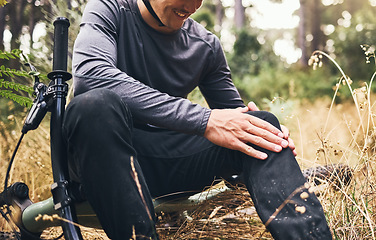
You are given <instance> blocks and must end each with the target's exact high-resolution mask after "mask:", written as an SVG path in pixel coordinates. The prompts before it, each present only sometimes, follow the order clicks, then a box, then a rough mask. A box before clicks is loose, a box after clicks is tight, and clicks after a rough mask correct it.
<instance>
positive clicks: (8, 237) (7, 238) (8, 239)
mask: <svg viewBox="0 0 376 240" xmlns="http://www.w3.org/2000/svg"><path fill="white" fill-rule="evenodd" d="M17 235H18V237H21V234H20V233H17ZM0 239H2V240H14V239H16V240H17V236H16V233H14V232H4V231H0Z"/></svg>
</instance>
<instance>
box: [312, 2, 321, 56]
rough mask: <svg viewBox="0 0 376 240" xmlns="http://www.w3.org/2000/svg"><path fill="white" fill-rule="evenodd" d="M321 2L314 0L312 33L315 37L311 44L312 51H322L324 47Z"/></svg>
mask: <svg viewBox="0 0 376 240" xmlns="http://www.w3.org/2000/svg"><path fill="white" fill-rule="evenodd" d="M321 5H322V3H321V0H314V1H313V6H312V16H311V27H312V30H311V33H312V36H313V39H312V43H311V51H315V50H321V48H322V46H323V42H322V41H323V33H322V31H321V10H322V8H321Z"/></svg>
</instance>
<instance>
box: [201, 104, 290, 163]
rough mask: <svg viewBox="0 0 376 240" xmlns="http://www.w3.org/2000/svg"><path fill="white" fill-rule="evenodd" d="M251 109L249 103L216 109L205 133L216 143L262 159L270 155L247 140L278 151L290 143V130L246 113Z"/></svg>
mask: <svg viewBox="0 0 376 240" xmlns="http://www.w3.org/2000/svg"><path fill="white" fill-rule="evenodd" d="M249 110H250V109H249V108H248V107H243V108H237V109H214V110H212V112H211V115H210V118H209V121H208V124H207V127H206V131H205V134H204V136H205V137H206V138H207V139H208V140H209V141H211V142H213V143H214V144H217V145H219V146H222V147H226V148H230V149H233V150H238V151H241V152H243V153H245V154H247V155H249V156H252V157H255V158H258V159H266V158H267V157H268V156H267V154H266V153H264V152H260V151H258V150H256V149H254V148H252V147H250V146H249V145H248V144H247V143H251V144H254V145H257V146H260V147H262V148H265V149H268V150H270V151H274V152H280V151H282V148H286V147H288V146H289V142H288V141H287V140H286V139H285V134H286V133H283V132H282V131H280V130H279V129H278V128H276V127H274V126H273V125H272V124H270V123H268V122H266V121H264V120H262V119H260V118H257V117H254V116H251V115H249V114H246V112H248V111H249ZM252 111H253V110H252Z"/></svg>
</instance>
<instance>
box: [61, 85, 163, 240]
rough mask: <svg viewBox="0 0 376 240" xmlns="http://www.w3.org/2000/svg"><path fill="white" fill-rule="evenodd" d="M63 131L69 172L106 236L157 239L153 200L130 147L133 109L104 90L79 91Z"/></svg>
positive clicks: (112, 237)
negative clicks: (82, 192) (67, 152)
mask: <svg viewBox="0 0 376 240" xmlns="http://www.w3.org/2000/svg"><path fill="white" fill-rule="evenodd" d="M63 134H64V136H65V140H66V141H67V145H68V151H69V164H70V169H71V175H72V177H73V178H76V180H78V181H80V182H81V183H82V185H83V190H84V193H85V195H86V198H87V199H88V201H89V203H90V204H91V206H92V207H93V209H94V211H95V212H96V214H97V216H98V218H99V220H100V222H101V224H102V227H103V229H104V230H105V231H106V233H107V235H108V236H109V237H110V238H111V239H116V240H123V239H130V238H131V237H132V235H133V234H136V235H137V239H143V236H144V237H145V239H146V238H147V239H150V237H152V238H153V239H154V238H156V232H155V226H154V217H155V216H154V208H153V204H152V200H151V197H150V194H149V190H148V188H147V185H146V183H145V180H144V177H143V173H142V171H141V169H140V166H139V164H138V161H137V159H136V152H135V150H134V149H133V147H132V137H131V134H132V118H131V114H130V112H129V110H128V108H127V106H126V105H125V104H124V103H123V102H122V101H121V99H120V98H119V97H118V96H117V95H116V94H114V93H112V92H110V91H109V90H104V89H102V90H100V89H98V90H92V91H89V92H87V93H84V94H81V95H78V96H77V97H75V98H74V99H73V100H72V101H71V103H70V104H69V106H68V108H67V110H66V114H65V118H64V122H63ZM132 157H133V158H132ZM131 159H133V161H132V160H131ZM77 178H78V179H77ZM140 188H142V190H141V189H140Z"/></svg>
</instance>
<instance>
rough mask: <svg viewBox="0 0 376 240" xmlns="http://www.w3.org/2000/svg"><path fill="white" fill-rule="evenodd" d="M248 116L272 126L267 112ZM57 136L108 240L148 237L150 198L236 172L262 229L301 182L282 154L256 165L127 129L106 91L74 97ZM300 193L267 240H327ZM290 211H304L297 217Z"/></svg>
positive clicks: (170, 135) (175, 137) (167, 135)
mask: <svg viewBox="0 0 376 240" xmlns="http://www.w3.org/2000/svg"><path fill="white" fill-rule="evenodd" d="M249 114H252V115H255V116H257V117H259V118H262V119H264V120H266V121H268V122H270V123H272V124H273V125H275V126H277V127H279V123H278V120H277V119H276V117H275V116H274V115H272V114H270V113H268V112H263V111H257V112H249ZM63 134H64V137H65V139H66V141H67V144H68V151H69V154H68V155H69V164H70V170H71V172H70V173H71V176H72V178H73V179H75V180H76V181H79V182H81V183H82V185H83V189H84V191H85V194H86V196H87V198H88V201H89V202H90V204H91V205H92V207H93V209H94V211H95V212H96V213H97V215H98V218H99V220H100V222H101V224H102V226H103V229H104V230H105V231H106V233H107V235H108V236H109V237H110V238H112V239H116V240H123V239H129V238H130V237H131V236H132V234H133V233H136V234H137V236H138V238H139V239H142V238H143V237H142V236H145V237H153V238H156V233H155V225H154V223H155V218H154V209H153V204H152V197H157V196H160V195H164V194H168V193H174V192H181V191H189V190H201V189H203V188H204V187H205V186H208V185H210V184H211V183H212V182H213V180H214V179H215V178H218V177H223V178H228V177H230V176H231V175H233V174H240V173H241V174H242V175H243V177H244V178H243V179H244V183H245V184H246V186H247V188H248V191H249V192H250V194H251V197H252V200H253V202H254V205H255V207H256V210H257V213H258V214H259V216H260V218H261V220H262V221H263V222H264V223H265V222H267V221H268V219H269V218H270V216H271V215H272V214H273V213H274V212H275V211H276V209H277V208H278V207H279V206H280V205H281V204H282V203H283V202H284V201H285V200H286V198H288V196H289V195H290V194H291V193H292V192H294V190H296V189H297V188H299V187H301V186H303V185H304V183H305V180H304V177H303V176H302V173H301V170H300V168H299V166H298V164H297V162H296V160H295V158H294V156H293V154H292V151H291V150H290V149H284V150H282V152H280V153H274V152H270V151H265V150H264V151H265V152H267V153H268V155H269V157H268V159H266V160H257V159H254V158H252V157H249V156H247V155H245V154H243V153H240V152H238V151H233V150H229V149H226V148H222V147H219V146H216V145H214V144H212V143H211V142H209V141H208V140H206V139H205V138H204V137H201V136H193V135H187V134H182V133H177V132H174V131H169V130H163V129H155V128H149V127H141V128H138V127H137V126H136V127H133V123H132V116H131V114H130V111H129V109H128V107H127V106H126V104H125V103H123V102H122V101H121V99H120V98H119V97H118V96H117V95H116V94H114V93H112V92H110V91H108V90H103V89H102V90H92V91H89V92H87V93H84V94H81V95H79V96H77V97H75V98H74V99H73V100H72V101H71V103H70V104H69V106H68V108H67V110H66V114H65V119H64V123H63ZM131 159H133V161H131ZM133 169H135V171H134V170H133ZM135 172H136V173H135ZM141 189H142V190H141ZM302 191H305V192H307V189H303V190H302ZM302 191H299V192H298V193H297V194H296V195H294V197H293V198H292V200H291V201H290V202H289V203H288V204H287V205H286V206H285V207H284V208H283V209H282V210H281V212H279V213H278V214H277V216H276V217H275V219H274V220H273V221H271V222H270V224H269V225H268V226H267V228H268V229H269V230H270V232H271V233H272V235H273V237H274V238H275V239H332V236H331V233H330V230H329V228H328V226H327V223H326V219H325V216H324V213H323V210H322V207H321V204H320V203H319V201H318V199H317V198H316V196H315V195H314V194H309V193H308V194H309V197H308V198H301V197H300V194H301V192H302ZM296 206H304V207H305V210H306V211H305V212H304V213H301V212H297V211H296V209H295V208H296Z"/></svg>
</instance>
